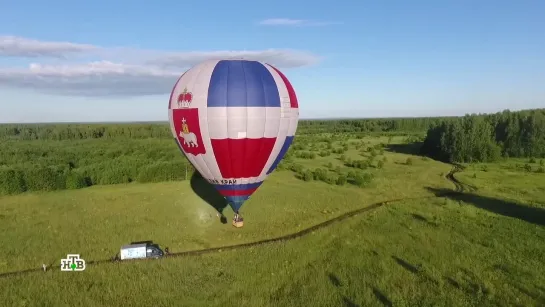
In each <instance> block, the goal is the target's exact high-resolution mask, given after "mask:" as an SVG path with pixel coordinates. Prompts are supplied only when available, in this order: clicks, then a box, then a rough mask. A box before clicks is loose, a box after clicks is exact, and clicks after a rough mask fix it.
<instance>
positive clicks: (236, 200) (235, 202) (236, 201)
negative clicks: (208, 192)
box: [225, 195, 250, 212]
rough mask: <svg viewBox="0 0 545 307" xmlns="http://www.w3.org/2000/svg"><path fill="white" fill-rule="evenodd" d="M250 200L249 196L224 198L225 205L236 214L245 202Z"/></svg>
mask: <svg viewBox="0 0 545 307" xmlns="http://www.w3.org/2000/svg"><path fill="white" fill-rule="evenodd" d="M248 198H250V195H245V196H226V197H225V199H226V200H227V203H228V204H229V205H230V206H231V208H233V211H235V212H237V211H238V210H240V207H242V204H244V202H245V201H247V200H248Z"/></svg>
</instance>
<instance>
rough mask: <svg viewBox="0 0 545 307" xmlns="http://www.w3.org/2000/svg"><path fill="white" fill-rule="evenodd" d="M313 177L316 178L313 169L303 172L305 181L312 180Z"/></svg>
mask: <svg viewBox="0 0 545 307" xmlns="http://www.w3.org/2000/svg"><path fill="white" fill-rule="evenodd" d="M313 179H314V174H313V173H312V171H311V170H306V171H305V172H304V173H303V180H304V181H312V180H313Z"/></svg>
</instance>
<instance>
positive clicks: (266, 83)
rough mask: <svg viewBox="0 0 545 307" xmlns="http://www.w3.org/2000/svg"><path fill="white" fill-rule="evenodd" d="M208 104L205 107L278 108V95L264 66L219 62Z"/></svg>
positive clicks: (276, 88) (250, 63) (213, 73)
mask: <svg viewBox="0 0 545 307" xmlns="http://www.w3.org/2000/svg"><path fill="white" fill-rule="evenodd" d="M207 104H208V107H280V94H279V93H278V87H277V85H276V82H275V81H274V78H273V76H272V75H271V73H270V72H269V70H268V69H267V68H266V67H265V66H264V65H263V64H261V63H259V62H257V61H243V60H222V61H219V62H218V63H217V64H216V67H214V71H212V76H211V77H210V84H209V87H208V102H207Z"/></svg>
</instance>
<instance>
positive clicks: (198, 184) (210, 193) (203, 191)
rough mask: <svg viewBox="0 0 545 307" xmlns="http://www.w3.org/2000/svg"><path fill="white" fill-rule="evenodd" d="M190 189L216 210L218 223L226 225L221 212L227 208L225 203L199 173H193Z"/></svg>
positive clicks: (225, 219)
mask: <svg viewBox="0 0 545 307" xmlns="http://www.w3.org/2000/svg"><path fill="white" fill-rule="evenodd" d="M190 184H191V189H192V190H193V192H195V194H197V195H198V196H199V197H200V198H201V199H202V200H204V201H205V202H206V203H207V204H209V205H210V206H212V208H214V209H216V211H218V213H219V214H220V221H221V222H222V223H223V224H226V223H227V218H226V217H225V216H224V215H223V210H224V209H225V207H227V201H226V200H225V198H223V196H221V194H220V193H219V192H218V191H217V190H216V188H214V187H213V186H212V185H211V184H210V183H209V182H208V181H206V179H204V178H203V177H202V176H201V174H199V172H194V173H193V176H191V180H190Z"/></svg>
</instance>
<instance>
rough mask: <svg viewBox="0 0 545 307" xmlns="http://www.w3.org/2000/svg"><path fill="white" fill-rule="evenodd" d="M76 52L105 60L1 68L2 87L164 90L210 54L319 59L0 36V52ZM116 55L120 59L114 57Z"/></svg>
mask: <svg viewBox="0 0 545 307" xmlns="http://www.w3.org/2000/svg"><path fill="white" fill-rule="evenodd" d="M76 53H79V54H81V55H93V56H97V55H98V56H100V57H102V58H105V59H104V60H101V61H96V62H91V63H74V62H71V63H69V64H68V63H64V64H60V65H43V64H39V63H32V64H30V65H29V66H28V67H27V68H19V67H17V68H2V67H0V87H11V88H23V89H31V90H36V91H40V92H44V93H49V94H60V95H70V96H143V95H156V94H168V93H169V92H170V91H171V90H172V86H173V84H174V83H175V82H176V79H177V78H178V77H179V75H180V74H181V73H182V72H183V71H184V70H185V69H187V68H189V67H191V66H193V65H195V64H197V63H199V62H202V61H205V60H209V59H221V58H241V59H247V60H259V61H263V62H267V63H270V64H272V65H275V66H278V67H280V68H292V67H301V66H306V65H311V64H314V63H317V62H318V61H319V60H320V58H319V57H318V56H316V55H314V54H311V53H308V52H303V51H297V50H276V49H268V50H254V51H248V50H243V51H192V52H162V51H153V50H139V49H130V48H103V47H100V46H94V45H85V44H73V43H67V42H47V41H38V40H33V39H27V38H20V37H14V36H0V57H1V56H10V57H31V58H36V57H40V56H41V57H55V58H61V59H64V58H66V56H67V55H68V54H76ZM120 56H122V58H123V60H124V61H115V60H112V59H113V58H116V57H120Z"/></svg>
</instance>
